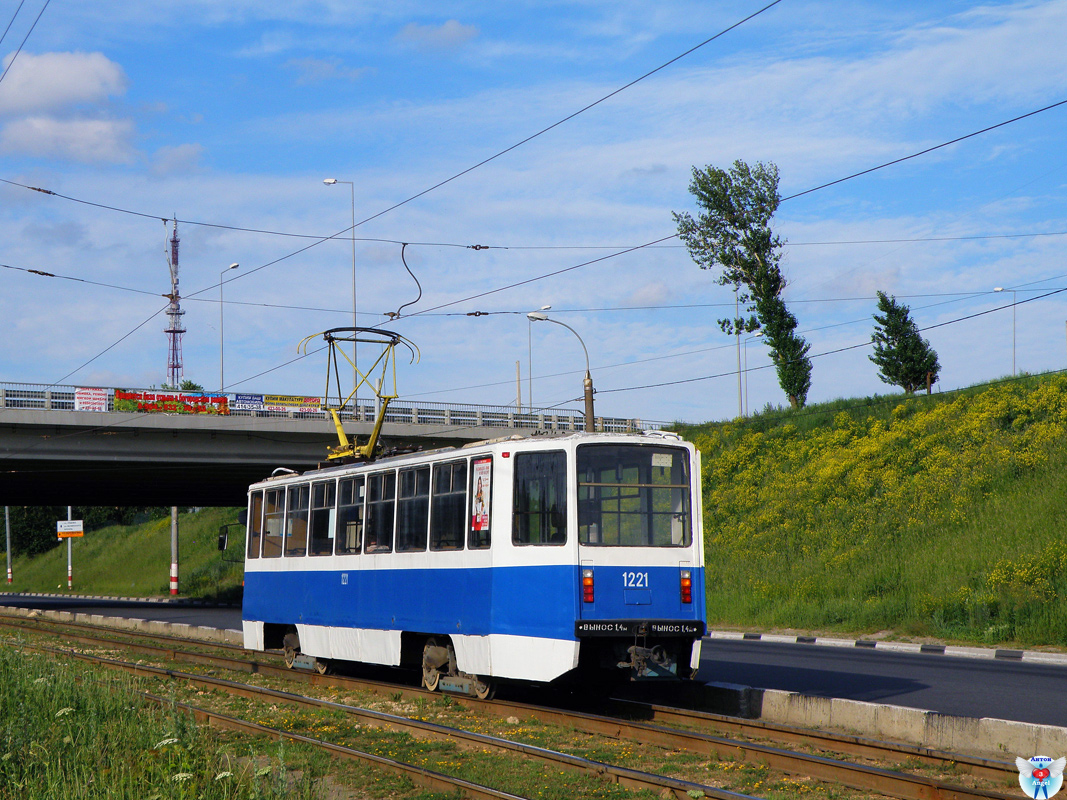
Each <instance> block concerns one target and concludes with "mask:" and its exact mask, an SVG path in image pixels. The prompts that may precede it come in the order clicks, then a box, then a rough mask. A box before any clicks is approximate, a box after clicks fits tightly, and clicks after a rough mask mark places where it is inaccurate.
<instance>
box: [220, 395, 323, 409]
mask: <svg viewBox="0 0 1067 800" xmlns="http://www.w3.org/2000/svg"><path fill="white" fill-rule="evenodd" d="M230 408H232V409H234V410H235V411H238V410H239V411H274V412H280V413H288V412H290V411H294V412H304V413H309V412H315V411H321V410H322V398H321V397H305V396H304V395H297V394H235V395H233V401H232V402H231V403H230Z"/></svg>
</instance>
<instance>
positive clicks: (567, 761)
mask: <svg viewBox="0 0 1067 800" xmlns="http://www.w3.org/2000/svg"><path fill="white" fill-rule="evenodd" d="M24 648H25V649H31V650H34V651H36V652H41V653H45V654H49V655H54V656H63V657H67V658H74V659H78V660H81V661H86V662H88V663H91V664H95V665H99V666H102V667H107V668H109V669H118V670H122V671H125V672H130V673H132V674H135V675H147V676H152V677H157V678H169V679H171V680H180V681H184V682H186V683H188V684H190V685H193V686H199V687H203V688H206V689H216V690H219V691H223V692H227V693H229V694H231V695H235V696H238V697H244V698H246V699H249V700H256V701H264V700H271V701H276V702H280V703H286V704H288V705H293V706H299V707H303V708H311V709H315V710H320V711H339V712H341V713H344V714H346V715H348V716H350V717H353V718H355V719H357V720H359V721H360V723H362V724H365V725H369V726H371V727H377V728H384V729H388V730H392V731H399V732H402V733H406V734H409V735H411V736H414V737H416V738H419V739H429V740H437V741H445V742H450V743H453V744H457V745H459V746H461V747H466V748H468V749H472V750H473V749H482V748H486V747H489V748H493V749H494V750H498V751H507V752H512V753H515V754H517V755H522V756H526V757H528V758H532V759H535V760H538V761H541V762H543V763H546V764H550V765H551V766H553V767H557V768H558V767H564V768H567V769H570V770H571V771H574V772H579V773H585V774H588V775H592V776H594V777H596V778H599V779H601V780H607V781H608V782H610V783H614V784H618V785H619V786H622V787H624V788H627V789H632V790H635V791H639V790H642V789H646V790H651V791H655V792H657V793H658V796H660V797H669V796H673V797H676V798H678V800H686V799H687V798H690V797H694V796H701V795H703V796H706V797H712V798H718V800H751V799H750V796H749V795H745V794H739V793H737V792H731V791H728V790H726V789H720V788H718V787H714V786H708V785H705V784H702V783H697V782H694V781H686V780H681V779H678V778H671V777H668V776H665V775H656V774H653V773H648V772H642V771H640V770H634V769H628V768H625V767H618V766H614V765H612V764H608V763H605V762H602V761H594V760H592V759H588V758H582V757H580V756H573V755H570V754H568V753H561V752H559V751H556V750H549V749H547V748H544V747H538V746H536V745H530V744H526V743H523V742H515V741H512V740H510V739H503V738H501V737H498V736H489V735H487V734H481V733H472V732H470V731H464V730H461V729H459V728H452V727H449V726H446V725H440V724H438V723H434V722H425V721H423V720H416V719H411V718H408V717H401V716H397V715H395V714H386V713H384V712H381V711H372V710H370V709H365V708H358V707H356V706H350V705H346V704H343V703H335V702H333V701H330V700H320V699H318V698H315V697H307V696H305V695H299V694H293V693H292V692H283V691H280V690H278V689H270V688H266V687H262V686H251V685H249V684H245V683H239V682H236V681H228V680H224V679H222V678H213V677H210V676H204V675H194V674H190V673H187V672H179V671H177V670H170V669H165V668H163V667H153V666H150V665H147V664H134V663H131V662H126V661H118V660H116V659H110V658H104V657H102V656H94V655H89V654H88V653H79V652H78V651H76V650H64V649H61V648H53V647H37V646H33V645H28V646H24ZM205 713H212V714H213V713H214V712H205ZM226 719H230V720H233V719H236V718H226ZM241 722H242V724H246V725H257V723H251V722H244V721H243V720H242V721H241ZM260 727H262V726H260ZM268 730H271V731H277V729H273V728H270V729H268ZM279 732H280V733H283V734H284V735H286V736H288V737H290V738H294V737H296V735H295V734H292V735H290V733H289V732H285V731H279ZM297 740H298V741H315V742H321V740H309V739H307V738H306V737H301V738H299V739H297ZM398 763H399V762H398ZM415 769H419V768H417V767H416V768H415ZM690 793H693V794H690ZM696 793H699V794H696Z"/></svg>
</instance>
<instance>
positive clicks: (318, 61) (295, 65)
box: [285, 58, 373, 85]
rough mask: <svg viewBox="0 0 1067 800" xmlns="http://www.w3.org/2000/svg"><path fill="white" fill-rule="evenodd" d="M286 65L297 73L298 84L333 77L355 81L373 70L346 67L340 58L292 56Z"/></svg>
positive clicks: (316, 81) (331, 78)
mask: <svg viewBox="0 0 1067 800" xmlns="http://www.w3.org/2000/svg"><path fill="white" fill-rule="evenodd" d="M285 66H286V68H288V69H291V70H293V71H295V72H296V73H297V79H296V82H297V84H298V85H305V84H309V83H318V82H319V81H327V80H333V79H342V80H349V81H355V80H359V79H360V78H362V77H363V76H364V75H366V74H367V73H368V72H372V71H373V70H371V69H370V68H369V67H346V66H344V64H342V63H341V59H339V58H291V59H289V60H288V61H286V62H285Z"/></svg>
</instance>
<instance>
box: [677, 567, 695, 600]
mask: <svg viewBox="0 0 1067 800" xmlns="http://www.w3.org/2000/svg"><path fill="white" fill-rule="evenodd" d="M680 588H681V592H682V602H683V603H686V604H689V603H692V602H693V574H692V573H691V572H690V571H689V570H687V569H683V570H682V571H681V587H680Z"/></svg>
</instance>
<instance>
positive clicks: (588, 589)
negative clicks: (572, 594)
mask: <svg viewBox="0 0 1067 800" xmlns="http://www.w3.org/2000/svg"><path fill="white" fill-rule="evenodd" d="M582 602H583V603H592V602H593V570H591V569H583V570H582Z"/></svg>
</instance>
